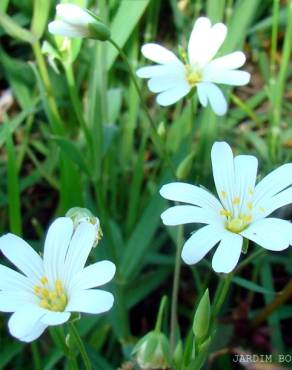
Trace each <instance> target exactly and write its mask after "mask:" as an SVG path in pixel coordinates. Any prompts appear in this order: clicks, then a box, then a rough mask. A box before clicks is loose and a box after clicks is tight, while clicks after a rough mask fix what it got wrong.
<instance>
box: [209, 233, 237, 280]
mask: <svg viewBox="0 0 292 370" xmlns="http://www.w3.org/2000/svg"><path fill="white" fill-rule="evenodd" d="M242 241H243V238H242V236H241V235H239V234H233V233H230V232H228V231H226V232H225V234H224V236H223V238H222V240H221V243H220V244H219V245H218V248H217V250H216V252H215V254H214V256H213V259H212V267H213V269H214V271H216V272H218V273H219V272H224V273H225V274H228V273H229V272H231V271H232V270H233V269H234V268H235V266H236V265H237V262H238V260H239V257H240V253H241V248H242Z"/></svg>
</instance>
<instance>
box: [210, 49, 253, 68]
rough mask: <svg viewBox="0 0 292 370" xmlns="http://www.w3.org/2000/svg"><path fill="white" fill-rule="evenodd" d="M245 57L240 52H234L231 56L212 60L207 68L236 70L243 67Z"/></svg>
mask: <svg viewBox="0 0 292 370" xmlns="http://www.w3.org/2000/svg"><path fill="white" fill-rule="evenodd" d="M245 61H246V57H245V55H244V53H243V52H242V51H234V52H233V53H231V54H227V55H224V56H222V57H220V58H216V59H214V60H212V61H211V62H210V63H209V64H208V67H212V68H214V69H220V70H223V69H237V68H240V67H242V66H243V65H244V63H245Z"/></svg>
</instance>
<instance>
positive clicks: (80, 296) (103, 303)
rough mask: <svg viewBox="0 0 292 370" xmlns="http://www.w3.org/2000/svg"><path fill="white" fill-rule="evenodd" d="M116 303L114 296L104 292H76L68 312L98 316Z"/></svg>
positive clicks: (67, 308) (92, 290)
mask: <svg viewBox="0 0 292 370" xmlns="http://www.w3.org/2000/svg"><path fill="white" fill-rule="evenodd" d="M113 303H114V296H113V295H112V294H111V293H108V292H106V291H104V290H98V289H90V290H82V291H79V292H74V294H73V295H72V297H71V298H70V301H69V303H68V306H67V307H66V310H67V311H71V312H85V313H92V314H98V313H102V312H106V311H108V310H110V309H111V308H112V306H113Z"/></svg>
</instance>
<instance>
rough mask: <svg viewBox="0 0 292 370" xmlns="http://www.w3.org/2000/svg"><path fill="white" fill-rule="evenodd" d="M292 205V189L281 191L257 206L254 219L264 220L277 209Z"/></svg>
mask: <svg viewBox="0 0 292 370" xmlns="http://www.w3.org/2000/svg"><path fill="white" fill-rule="evenodd" d="M291 203H292V187H290V188H288V189H286V190H283V191H281V193H279V194H276V195H275V196H273V197H272V198H266V199H264V200H263V201H262V202H261V203H260V204H258V205H257V208H256V209H255V211H256V212H257V213H255V217H254V219H255V220H256V219H260V218H264V217H266V216H268V215H270V214H271V213H272V212H274V211H275V210H276V209H278V208H281V207H283V206H286V205H288V204H291Z"/></svg>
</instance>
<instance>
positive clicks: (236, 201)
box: [232, 197, 240, 206]
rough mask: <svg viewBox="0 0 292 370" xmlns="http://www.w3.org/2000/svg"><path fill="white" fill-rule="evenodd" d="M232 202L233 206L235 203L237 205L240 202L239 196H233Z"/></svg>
mask: <svg viewBox="0 0 292 370" xmlns="http://www.w3.org/2000/svg"><path fill="white" fill-rule="evenodd" d="M232 203H233V204H234V205H235V206H236V205H238V204H240V198H239V197H235V198H233V200H232Z"/></svg>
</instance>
